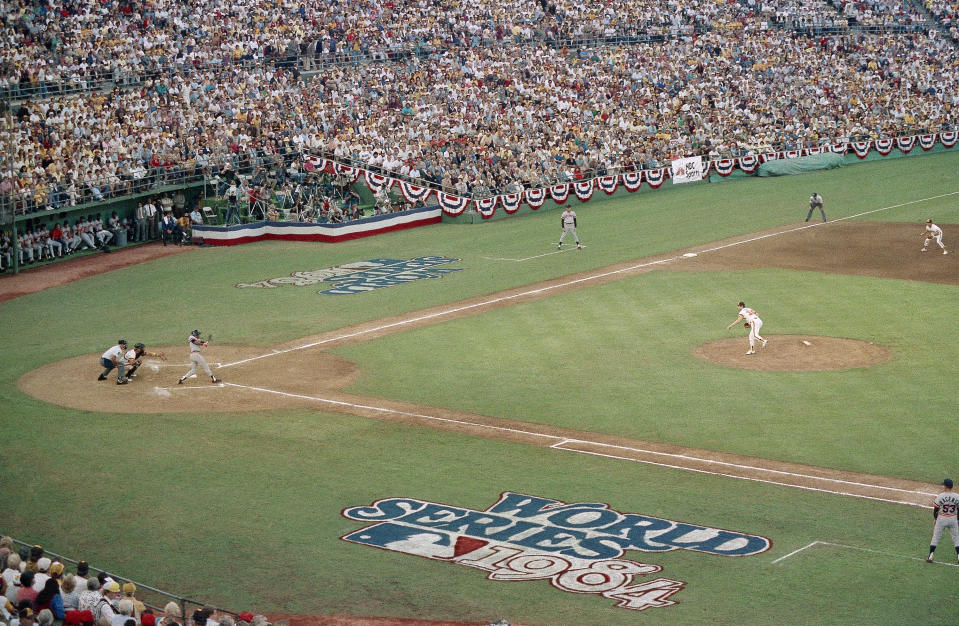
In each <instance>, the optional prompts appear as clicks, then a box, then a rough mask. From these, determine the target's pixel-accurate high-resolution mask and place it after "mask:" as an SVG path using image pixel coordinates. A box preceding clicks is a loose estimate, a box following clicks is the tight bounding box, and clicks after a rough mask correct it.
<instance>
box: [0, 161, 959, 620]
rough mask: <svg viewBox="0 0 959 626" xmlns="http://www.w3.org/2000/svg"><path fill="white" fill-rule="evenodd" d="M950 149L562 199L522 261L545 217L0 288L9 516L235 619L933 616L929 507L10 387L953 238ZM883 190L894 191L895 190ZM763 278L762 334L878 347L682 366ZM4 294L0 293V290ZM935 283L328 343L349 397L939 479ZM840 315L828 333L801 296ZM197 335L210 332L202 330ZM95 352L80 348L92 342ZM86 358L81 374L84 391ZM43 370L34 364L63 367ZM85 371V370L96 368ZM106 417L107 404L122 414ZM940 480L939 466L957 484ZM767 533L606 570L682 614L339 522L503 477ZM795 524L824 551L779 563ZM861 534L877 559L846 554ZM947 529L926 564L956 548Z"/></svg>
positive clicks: (818, 280) (625, 307) (557, 305)
mask: <svg viewBox="0 0 959 626" xmlns="http://www.w3.org/2000/svg"><path fill="white" fill-rule="evenodd" d="M957 190H959V153H949V154H942V155H934V156H929V157H924V158H910V159H900V160H895V161H893V160H890V161H881V162H873V163H869V164H863V165H857V166H855V167H848V168H844V169H841V170H832V171H829V172H821V173H815V174H809V175H804V176H800V177H792V178H784V179H749V180H745V181H740V182H729V183H722V184H716V185H697V186H692V187H690V188H688V189H677V190H675V191H671V192H668V193H667V192H655V193H647V194H640V195H638V196H623V197H617V198H614V199H612V200H608V201H604V202H596V203H590V204H585V205H582V206H576V209H577V212H578V213H579V215H580V234H581V236H582V237H583V239H584V242H585V243H586V244H587V246H588V248H587V250H586V251H585V252H583V253H576V252H571V253H564V254H560V255H552V256H546V257H541V258H538V259H535V260H531V261H528V262H524V263H505V262H496V261H490V260H488V259H487V258H484V257H493V258H496V257H506V258H523V257H528V256H533V255H536V254H540V253H543V252H548V251H550V250H552V249H553V247H554V246H555V239H556V237H557V236H558V219H559V214H558V213H557V212H555V211H553V212H547V213H543V214H534V215H530V216H526V217H522V218H517V219H509V220H500V221H496V222H492V223H489V224H484V225H477V226H467V225H442V226H436V227H429V228H422V229H416V230H412V231H407V232H399V233H393V234H389V235H384V236H379V237H376V238H373V239H369V240H357V241H352V242H344V243H340V244H335V245H316V244H297V243H277V242H267V243H262V244H253V245H248V246H238V247H235V248H227V249H200V250H195V251H191V252H190V253H188V254H184V255H175V256H173V257H168V258H165V259H160V260H157V261H155V262H152V263H149V264H144V265H139V266H135V267H131V268H128V269H125V270H121V271H116V272H111V273H109V274H104V275H101V276H96V277H93V278H89V279H85V280H81V281H77V282H75V283H72V284H70V285H66V286H63V287H60V288H56V289H51V290H48V291H45V292H41V293H38V294H33V295H30V296H25V297H21V298H17V299H15V300H11V301H8V302H6V303H3V304H0V320H2V321H3V324H0V341H2V343H3V345H4V352H3V358H2V359H0V414H2V415H3V417H2V418H0V436H2V437H3V440H4V441H5V442H6V443H7V444H8V445H7V446H6V451H5V453H4V454H3V455H0V476H2V477H3V483H4V485H6V486H5V488H4V489H3V493H4V494H5V495H6V498H5V501H6V503H7V506H6V507H5V511H4V514H3V516H2V517H0V532H2V533H5V534H6V533H9V534H12V535H14V536H16V537H17V538H19V539H22V540H25V541H30V542H38V543H42V544H44V545H46V546H47V547H49V548H50V549H53V550H57V551H61V552H65V553H67V554H70V555H72V556H74V557H76V558H85V559H87V560H89V561H90V562H92V563H93V564H94V565H95V566H99V567H104V568H109V569H111V570H112V571H116V572H119V573H120V574H122V575H125V576H130V577H134V578H137V579H139V580H141V581H144V582H148V583H151V584H154V585H156V586H159V587H161V588H165V589H168V590H170V591H172V592H175V593H182V594H184V595H189V596H191V597H195V598H200V599H203V600H206V601H209V602H212V603H214V604H218V605H221V606H227V607H232V608H235V609H237V610H245V609H252V610H257V611H276V612H297V613H326V612H337V613H346V614H351V615H392V616H399V617H419V618H433V619H466V620H478V621H482V620H487V619H488V620H493V619H496V618H498V617H501V616H506V617H508V618H509V619H511V620H512V621H514V622H523V623H535V624H559V623H563V624H566V623H584V624H611V623H633V622H636V621H638V620H640V619H641V620H643V621H652V622H657V623H666V622H668V623H697V622H704V621H709V622H719V623H772V622H786V623H809V622H816V623H850V622H856V623H870V622H884V623H923V624H926V623H950V622H952V621H954V617H953V616H954V615H955V614H956V611H957V609H959V601H957V600H956V598H955V594H952V593H949V590H950V589H951V588H952V586H953V585H954V578H955V575H956V571H955V569H954V568H951V567H945V566H942V565H934V566H928V565H926V564H924V563H922V562H920V561H916V560H913V559H914V558H915V557H922V556H924V551H925V548H926V546H927V542H928V540H929V537H928V534H929V532H930V530H931V524H930V518H931V515H930V514H929V512H928V511H927V510H921V509H915V508H910V507H905V506H900V505H891V504H883V503H879V502H870V501H865V500H854V499H850V498H842V497H839V496H831V495H825V494H816V493H809V492H803V491H798V490H794V489H786V488H783V487H775V486H772V485H763V484H758V483H749V482H744V481H735V480H729V479H723V478H720V477H715V476H706V475H698V474H692V473H688V472H681V471H677V470H670V469H666V468H657V467H652V466H645V465H640V464H636V463H629V462H624V461H616V460H613V459H602V458H593V457H586V456H584V455H578V454H574V453H571V452H565V451H558V450H550V449H543V448H532V447H529V446H524V445H521V444H515V443H507V442H500V441H491V440H486V439H475V438H470V437H467V436H465V435H461V434H455V433H447V432H437V431H431V430H425V429H418V428H413V427H409V426H401V425H397V424H388V423H380V422H375V421H369V420H365V419H361V418H355V417H348V416H342V415H331V414H327V413H323V412H320V411H310V410H290V411H265V412H256V413H236V414H210V415H206V414H200V415H163V414H161V415H140V414H136V413H134V412H132V410H133V408H132V407H131V412H129V413H125V412H120V413H116V414H106V413H92V412H84V411H73V410H67V409H62V408H59V407H54V406H50V405H47V404H44V403H42V402H39V401H37V400H34V399H32V398H30V397H27V396H25V395H24V394H22V393H20V392H19V391H18V390H17V389H16V386H15V385H16V380H17V378H18V377H19V376H21V375H22V374H23V373H25V372H28V371H30V370H32V369H34V368H36V367H38V366H40V365H43V364H45V363H48V362H51V361H54V360H57V359H61V358H66V357H70V356H75V355H79V354H90V355H93V354H99V353H100V352H102V351H103V350H104V349H105V348H106V347H108V346H109V345H112V343H113V342H114V341H115V340H116V339H117V337H118V336H124V337H126V338H127V339H128V340H130V341H144V342H146V343H147V344H148V345H164V344H175V343H178V342H180V341H182V340H183V338H184V337H185V335H186V333H188V332H189V330H190V329H192V328H196V327H199V328H201V329H202V330H203V331H204V333H208V332H212V333H214V335H215V337H216V341H215V343H233V344H242V345H258V346H263V347H265V348H268V347H269V346H271V345H272V344H275V343H276V342H285V341H290V340H293V339H295V338H296V337H300V336H305V335H310V334H315V333H318V332H321V331H324V330H329V329H335V328H340V327H343V326H347V325H351V324H354V323H357V322H360V321H365V320H373V319H379V318H381V317H384V316H387V315H392V314H395V313H400V312H406V311H412V310H418V309H421V308H424V307H426V306H431V305H436V304H441V303H445V302H449V301H455V300H458V299H462V298H467V297H472V296H477V295H482V294H485V293H490V292H492V291H496V290H500V289H505V288H509V287H516V286H521V285H525V284H529V283H532V282H536V281H540V280H544V279H548V278H553V277H558V276H564V275H568V274H572V273H576V272H580V271H583V270H588V269H592V268H596V267H602V266H605V265H608V264H612V263H617V262H623V261H627V260H631V259H635V258H639V257H644V256H648V255H653V254H657V253H662V252H668V251H671V250H675V249H678V248H684V247H688V246H692V245H696V244H700V243H705V242H709V241H714V240H717V239H721V238H725V237H730V236H734V235H737V234H743V233H748V232H754V231H757V230H760V229H766V228H771V227H774V226H779V225H783V224H788V223H793V222H797V221H799V220H801V219H803V218H805V213H806V208H807V203H806V199H807V198H808V196H809V194H810V193H812V192H813V191H818V192H819V193H821V194H822V195H823V196H824V197H825V199H826V208H827V212H828V215H829V217H830V219H836V218H841V217H850V216H856V215H859V214H860V213H864V212H867V211H874V210H875V209H881V208H884V207H894V206H895V208H890V209H887V210H884V211H879V212H875V213H870V214H868V215H864V216H862V217H857V218H855V219H864V220H871V221H875V220H888V221H897V222H913V223H915V224H916V225H917V232H918V229H919V228H920V226H919V225H920V224H921V222H922V221H924V219H925V218H926V217H929V216H931V217H933V218H934V219H935V220H936V221H937V223H939V224H941V225H943V226H944V228H945V231H946V243H947V245H949V244H950V243H952V242H954V241H959V231H957V229H956V228H955V227H954V226H953V225H954V224H956V223H959V216H957V212H956V210H955V207H956V206H957V204H959V195H953V196H945V197H940V198H937V199H933V200H923V201H921V202H916V201H918V200H922V199H924V198H932V197H934V196H941V195H943V194H948V193H952V192H955V191H957ZM896 205H902V206H896ZM422 255H446V256H450V257H455V258H459V259H462V260H461V261H459V262H457V263H454V264H452V265H451V267H460V268H463V269H464V271H462V272H455V273H452V274H448V275H446V276H444V277H443V278H442V279H439V280H425V281H418V282H415V283H411V284H408V285H403V286H398V287H392V288H387V289H381V290H378V291H374V292H371V293H367V294H363V295H359V296H348V297H329V296H320V295H317V294H316V291H317V290H318V289H319V288H320V287H316V288H310V287H301V288H292V287H284V288H278V289H269V290H266V289H263V290H257V289H245V290H240V289H236V288H235V287H233V285H234V284H235V283H237V282H250V281H257V280H263V279H268V278H273V277H279V276H284V275H287V274H289V273H290V272H293V271H299V270H309V269H318V268H324V267H329V266H333V265H337V264H342V263H350V262H356V261H362V260H366V259H371V258H379V257H383V258H412V257H416V256H422ZM744 284H749V285H752V286H754V288H756V289H758V290H760V291H761V292H762V294H763V301H764V304H763V306H762V311H763V314H764V318H765V319H766V322H767V327H766V328H764V330H768V332H769V333H770V335H771V336H773V337H774V336H775V334H782V333H807V334H823V335H831V336H841V337H852V338H859V339H864V340H867V341H876V342H879V343H882V344H883V345H886V346H889V347H891V348H892V349H893V350H894V352H895V355H896V358H895V359H894V360H893V361H892V362H890V363H887V364H885V365H882V366H878V367H873V368H868V369H862V370H850V371H844V372H821V373H783V372H744V371H738V370H732V369H728V368H722V367H719V366H716V365H712V364H709V363H706V362H703V361H700V360H698V359H696V358H694V357H693V356H691V350H692V349H693V348H694V347H695V346H697V345H699V344H701V343H704V342H707V341H711V340H713V339H717V338H720V337H726V336H729V335H728V334H727V333H726V331H725V330H724V328H725V325H726V324H727V323H728V322H729V321H731V320H732V319H733V318H734V317H735V309H734V307H732V306H731V302H734V301H735V300H736V299H738V298H740V297H743V296H741V295H739V294H741V293H742V291H743V285H744ZM2 288H3V283H2V281H0V289H2ZM956 296H957V293H956V288H955V287H950V286H944V285H927V284H922V283H915V282H907V281H894V280H881V279H871V278H861V277H852V276H836V275H820V274H816V273H811V272H787V271H782V270H771V269H770V270H756V271H749V272H728V273H721V274H720V273H709V274H687V273H673V272H654V273H650V274H646V275H641V276H634V277H630V278H628V279H624V280H621V281H618V282H615V283H610V284H606V285H603V286H596V287H591V288H589V289H585V290H582V291H577V292H569V293H565V294H563V295H560V296H556V297H554V298H549V299H546V300H541V301H538V302H533V303H527V304H521V305H516V306H513V307H508V308H504V309H500V310H496V311H493V312H489V313H486V314H483V315H480V316H475V317H471V318H464V319H460V320H455V321H450V322H446V323H443V324H438V325H436V326H432V327H427V328H421V329H418V330H415V331H410V332H407V333H402V334H397V335H393V336H389V337H385V338H382V339H379V340H376V341H373V342H369V343H367V344H359V345H355V346H351V347H349V348H343V349H340V350H338V352H339V353H340V354H343V355H345V356H347V357H348V358H350V359H353V360H355V361H356V362H357V363H359V365H360V366H361V368H362V369H363V371H364V373H365V374H364V376H363V377H362V379H360V380H359V381H357V383H356V384H355V385H354V388H353V389H352V390H351V391H354V392H358V393H364V394H369V395H376V396H381V397H384V398H390V399H399V400H409V401H414V402H421V403H424V404H435V405H440V406H444V407H450V408H458V409H462V410H468V411H475V412H479V413H484V414H487V415H493V416H504V417H511V418H516V419H522V420H528V421H532V422H539V423H544V424H556V425H561V426H568V427H572V428H577V429H583V430H588V429H592V430H597V431H601V432H608V433H616V434H622V435H626V436H632V437H642V438H645V439H653V440H659V441H666V442H672V443H678V444H683V445H691V446H698V447H703V448H708V449H714V450H727V451H731V452H738V453H742V454H753V455H757V456H763V457H768V458H777V459H785V460H792V461H801V462H806V463H813V464H817V465H824V466H829V467H837V468H845V469H851V470H858V471H864V472H874V473H880V474H889V475H895V476H902V477H908V478H913V479H917V480H929V481H931V482H933V483H934V482H938V481H939V480H941V478H942V477H943V476H945V475H950V474H954V473H955V471H956V468H957V467H959V463H957V461H959V459H957V453H956V452H955V451H954V450H953V448H954V446H952V443H951V440H950V430H949V425H950V424H951V423H952V421H953V420H954V419H955V403H954V400H953V399H952V398H951V395H950V394H951V389H952V387H953V386H954V385H953V384H952V382H953V381H954V380H955V379H956V373H957V372H956V367H957V365H956V363H957V362H959V359H957V358H956V356H957V354H956V352H957V350H959V348H957V344H959V341H957V339H959V328H957V327H956V324H957V322H956V320H955V317H956V316H955V313H954V308H955V307H954V303H955V302H956V300H957V298H956ZM826 307H829V310H831V311H834V314H833V316H832V319H831V320H830V327H829V328H828V329H824V328H823V320H822V311H823V310H825V308H826ZM214 347H215V346H214ZM91 361H92V359H91ZM94 369H95V368H94V365H93V363H92V362H91V381H92V379H93V377H92V374H93V370H94ZM56 383H57V381H51V384H56ZM91 384H92V382H91ZM118 410H119V411H123V410H124V409H123V407H118ZM953 477H955V476H953ZM505 490H513V491H519V492H523V493H530V494H535V495H539V496H543V497H549V498H555V499H559V500H563V501H566V502H597V501H599V502H607V503H609V504H610V506H611V507H613V508H615V509H617V510H619V511H622V512H636V513H644V514H649V515H655V516H661V517H665V518H669V519H674V520H684V521H688V522H692V523H697V524H706V525H714V526H717V527H721V528H728V529H733V530H738V531H742V532H747V533H753V534H759V535H763V536H765V537H768V538H770V539H771V540H772V541H773V548H772V549H771V550H770V551H769V552H767V553H764V554H761V555H758V556H753V557H746V558H740V559H737V558H728V557H715V556H706V555H703V554H698V553H692V552H685V551H682V552H669V553H664V554H646V553H636V552H631V553H628V554H627V555H626V558H631V559H635V560H639V561H645V562H649V563H655V564H659V565H662V566H663V567H664V571H663V572H662V575H663V576H665V577H669V578H674V579H678V580H683V581H686V582H687V583H688V586H687V588H686V589H685V590H683V591H682V592H680V593H679V594H677V596H676V597H675V599H677V600H679V601H680V604H679V605H677V606H675V607H670V608H663V609H651V610H649V611H646V612H645V613H643V614H636V613H633V612H629V611H625V610H623V609H618V608H614V607H613V602H612V601H611V600H608V599H604V598H600V597H597V596H593V595H575V594H570V593H566V592H562V591H559V590H556V589H553V588H552V587H550V586H549V584H548V583H546V582H543V581H539V582H522V583H520V582H515V583H508V582H500V581H487V580H485V579H484V574H483V573H482V572H479V571H477V570H472V569H467V568H464V567H458V566H454V565H450V564H444V563H439V562H435V561H430V560H427V559H422V558H418V557H413V556H407V555H401V554H394V553H390V552H385V551H382V550H374V549H372V548H368V547H365V546H358V545H354V544H349V543H346V542H344V541H341V540H340V539H339V537H340V536H342V535H344V534H346V533H349V532H351V531H354V530H357V529H358V528H360V527H361V526H362V524H359V523H357V522H354V521H351V520H348V519H345V518H344V517H342V516H341V515H340V511H341V510H342V509H343V508H345V507H349V506H356V505H363V504H368V503H370V502H372V501H373V500H376V499H379V498H385V497H391V496H408V497H417V498H422V499H424V500H430V501H434V502H440V503H446V504H450V505H456V506H463V507H471V508H476V509H483V508H486V507H487V506H489V505H491V504H492V503H493V502H495V501H496V499H497V497H498V496H499V494H500V492H501V491H505ZM814 541H823V542H832V543H836V544H842V545H844V546H852V547H834V546H826V545H822V544H820V545H817V546H814V547H811V548H809V549H807V550H803V551H802V552H799V553H798V554H796V555H794V556H791V557H789V558H788V559H786V560H784V561H781V562H779V563H776V564H773V563H772V562H773V561H774V560H776V559H778V558H780V557H783V556H786V555H788V554H790V553H791V552H793V551H795V550H798V549H800V548H802V547H804V546H806V545H808V544H810V543H812V542H814ZM863 549H869V550H873V551H874V552H867V551H865V550H863ZM950 554H951V552H950V546H949V545H948V540H946V541H945V542H944V544H943V545H942V546H941V547H940V549H939V551H938V557H939V558H940V559H941V560H947V559H949V558H951V557H950Z"/></svg>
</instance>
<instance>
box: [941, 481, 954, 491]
mask: <svg viewBox="0 0 959 626" xmlns="http://www.w3.org/2000/svg"><path fill="white" fill-rule="evenodd" d="M942 486H943V487H948V488H949V489H952V479H951V478H946V479H945V480H943V481H942Z"/></svg>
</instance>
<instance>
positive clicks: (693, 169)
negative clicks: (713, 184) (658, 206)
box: [670, 156, 703, 185]
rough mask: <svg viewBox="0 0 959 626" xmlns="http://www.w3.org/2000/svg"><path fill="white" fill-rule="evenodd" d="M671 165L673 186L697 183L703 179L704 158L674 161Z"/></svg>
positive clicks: (697, 157) (696, 157)
mask: <svg viewBox="0 0 959 626" xmlns="http://www.w3.org/2000/svg"><path fill="white" fill-rule="evenodd" d="M670 165H671V169H672V178H673V184H674V185H679V184H681V183H695V182H699V181H701V180H702V179H703V157H701V156H695V157H687V158H685V159H673V161H672V163H671V164H670Z"/></svg>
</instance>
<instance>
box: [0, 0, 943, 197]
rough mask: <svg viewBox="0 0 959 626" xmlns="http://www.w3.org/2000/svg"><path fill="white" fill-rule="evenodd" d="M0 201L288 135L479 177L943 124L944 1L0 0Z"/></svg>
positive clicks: (249, 148) (389, 169)
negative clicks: (0, 114)
mask: <svg viewBox="0 0 959 626" xmlns="http://www.w3.org/2000/svg"><path fill="white" fill-rule="evenodd" d="M0 10H2V11H3V15H2V19H3V37H2V41H0V46H2V48H0V60H2V65H0V100H2V103H3V106H4V107H5V108H6V110H5V115H4V119H3V144H4V146H5V150H4V155H3V163H2V173H3V176H2V180H0V198H2V202H3V206H4V207H6V208H7V209H8V210H9V209H13V210H15V211H16V212H18V213H20V214H29V213H31V212H34V211H41V210H44V209H63V208H65V207H71V206H76V205H78V204H83V203H84V202H89V201H98V200H100V199H104V198H111V197H118V196H124V195H128V194H131V193H134V192H137V191H140V190H142V189H144V188H149V187H151V186H156V185H158V184H160V183H165V182H184V181H195V180H198V179H199V178H201V177H203V176H206V177H217V176H219V175H221V174H222V173H223V172H224V171H230V170H232V171H234V172H237V171H246V172H249V171H252V170H253V169H254V168H255V167H256V166H257V165H263V164H275V163H278V162H281V163H288V162H289V161H290V160H293V159H296V158H299V156H300V155H303V154H304V153H309V154H312V155H319V156H321V157H324V158H328V159H331V160H335V161H337V162H341V163H345V164H350V165H358V166H360V167H363V168H366V169H370V170H372V171H375V172H382V173H386V174H389V175H390V176H392V177H394V178H396V179H397V180H407V181H411V182H413V183H416V184H418V185H423V186H427V187H430V188H433V189H441V190H443V191H445V192H447V193H450V194H455V195H456V196H460V197H462V196H470V197H484V196H489V195H493V194H496V193H505V192H508V191H510V190H515V189H517V188H531V187H537V186H544V185H549V184H552V183H554V182H558V181H567V180H576V179H581V178H583V177H584V176H598V175H604V174H607V173H615V172H622V171H631V170H634V169H648V168H652V167H658V166H662V165H663V164H666V163H668V162H669V160H671V159H673V158H676V157H680V156H691V155H703V156H705V157H708V158H726V157H739V156H743V155H751V154H760V153H763V152H766V151H770V150H802V149H806V148H812V147H816V146H823V145H831V144H836V143H843V142H848V141H855V140H869V139H877V138H895V137H900V136H906V135H913V136H914V135H919V134H923V133H938V132H948V131H953V130H954V129H955V123H956V120H955V109H956V106H957V105H959V89H957V82H959V72H957V71H956V70H957V68H959V51H957V42H959V33H957V30H956V23H955V21H956V16H957V14H959V3H956V2H941V1H935V0H930V2H929V4H928V7H926V6H923V5H922V4H920V3H918V2H916V3H912V2H909V1H908V0H898V1H894V0H876V1H863V2H842V1H839V0H833V1H829V2H827V1H825V0H818V1H816V2H769V1H766V2H762V1H756V0H738V1H734V2H724V3H717V2H714V1H712V0H699V1H695V2H682V3H680V2H676V1H672V2H667V3H661V2H649V1H647V2H623V1H621V0H611V1H609V2H585V3H583V2H571V1H568V0H557V1H554V2H550V1H548V0H526V1H523V2H519V3H511V4H510V5H509V7H506V6H505V5H502V4H501V3H496V2H489V1H481V2H468V3H467V2H431V1H427V0H422V1H419V2H392V1H386V2H374V1H372V0H368V1H364V2H359V3H357V2H350V3H346V2H330V3H323V4H322V5H319V6H313V5H306V4H301V3H299V2H291V1H279V2H270V3H254V4H249V5H234V4H231V3H226V2H222V1H221V0H205V1H199V0H195V1H191V2H167V1H159V2H153V3H137V2H131V1H129V0H123V1H120V2H114V1H107V2H100V3H95V4H94V3H79V2H67V1H51V2H31V1H28V0H21V1H20V2H12V3H6V4H5V5H4V7H3V8H2V9H0Z"/></svg>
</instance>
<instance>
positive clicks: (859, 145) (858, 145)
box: [849, 141, 872, 159]
mask: <svg viewBox="0 0 959 626" xmlns="http://www.w3.org/2000/svg"><path fill="white" fill-rule="evenodd" d="M849 145H850V147H852V151H853V152H855V153H856V156H857V157H859V158H860V159H865V158H866V155H868V154H869V150H870V149H872V143H871V142H869V141H854V142H852V143H851V144H849Z"/></svg>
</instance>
